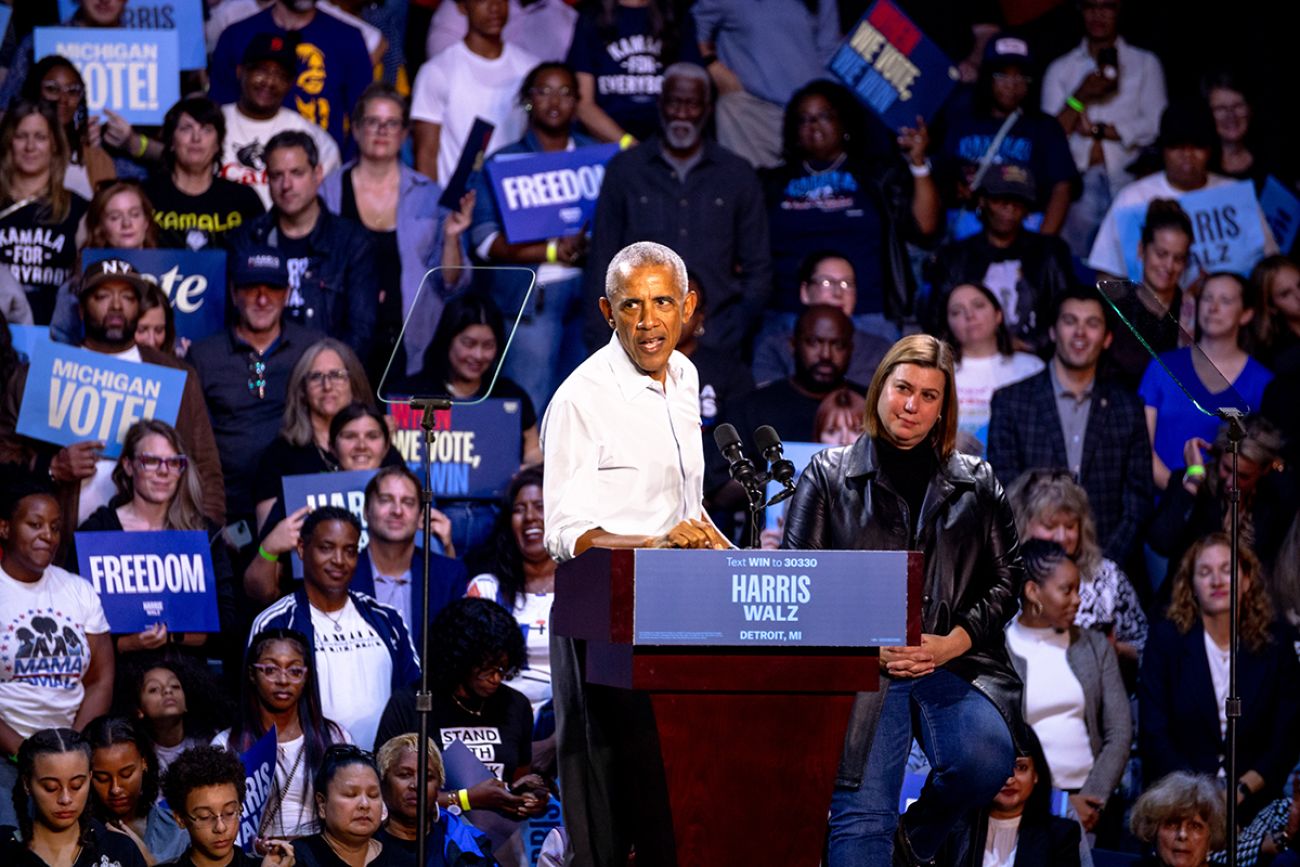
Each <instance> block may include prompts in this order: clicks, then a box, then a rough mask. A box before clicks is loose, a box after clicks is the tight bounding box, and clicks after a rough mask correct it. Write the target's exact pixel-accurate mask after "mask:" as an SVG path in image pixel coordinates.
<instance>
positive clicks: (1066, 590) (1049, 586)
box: [1025, 560, 1079, 629]
mask: <svg viewBox="0 0 1300 867" xmlns="http://www.w3.org/2000/svg"><path fill="white" fill-rule="evenodd" d="M1025 597H1026V598H1027V599H1030V600H1032V602H1037V603H1038V605H1041V606H1042V610H1041V613H1040V614H1039V615H1038V616H1039V617H1040V618H1041V619H1042V620H1043V621H1045V625H1047V626H1050V627H1052V628H1053V629H1069V628H1070V625H1071V624H1072V623H1074V617H1075V615H1076V614H1078V613H1079V567H1078V566H1076V565H1074V561H1073V560H1062V561H1061V562H1060V563H1058V564H1057V565H1056V568H1055V569H1054V570H1052V574H1051V575H1048V576H1047V577H1046V578H1044V579H1043V583H1042V584H1035V583H1033V582H1032V581H1026V582H1025ZM1031 607H1034V608H1037V606H1033V605H1031Z"/></svg>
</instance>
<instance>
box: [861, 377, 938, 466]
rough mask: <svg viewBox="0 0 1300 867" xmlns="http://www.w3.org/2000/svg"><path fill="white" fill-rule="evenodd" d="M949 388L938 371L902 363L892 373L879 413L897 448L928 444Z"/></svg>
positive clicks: (885, 387) (886, 383) (886, 385)
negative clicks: (926, 442) (925, 442)
mask: <svg viewBox="0 0 1300 867" xmlns="http://www.w3.org/2000/svg"><path fill="white" fill-rule="evenodd" d="M946 385H947V383H946V381H945V379H944V375H943V371H942V370H939V369H938V368H934V367H921V366H919V365H916V364H900V365H898V366H897V367H895V368H894V369H893V370H892V371H890V373H889V377H888V379H886V380H885V385H884V388H882V389H881V390H880V399H879V400H878V401H877V402H876V413H877V415H878V417H879V419H880V423H881V426H882V427H884V429H885V432H886V433H887V434H888V435H889V439H890V440H891V441H893V443H894V445H896V446H898V447H899V448H905V449H910V448H912V447H913V446H915V445H917V444H919V443H922V442H924V441H925V439H926V437H928V436H929V435H930V431H931V430H933V429H934V425H935V423H936V422H937V421H938V420H939V413H940V412H942V410H943V402H944V392H945V389H946Z"/></svg>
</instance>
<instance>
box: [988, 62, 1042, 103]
mask: <svg viewBox="0 0 1300 867" xmlns="http://www.w3.org/2000/svg"><path fill="white" fill-rule="evenodd" d="M1032 81H1033V78H1032V77H1030V75H1029V73H1028V72H1026V71H1025V70H1023V69H1021V68H1020V67H1018V66H1008V67H1006V68H1005V69H1000V70H998V71H997V72H994V73H993V82H992V94H993V104H994V105H995V106H997V109H998V111H1000V112H1002V113H1003V114H1010V113H1011V112H1013V111H1015V110H1016V109H1017V108H1019V107H1020V105H1021V103H1023V102H1024V101H1025V97H1026V96H1028V95H1029V85H1030V82H1032Z"/></svg>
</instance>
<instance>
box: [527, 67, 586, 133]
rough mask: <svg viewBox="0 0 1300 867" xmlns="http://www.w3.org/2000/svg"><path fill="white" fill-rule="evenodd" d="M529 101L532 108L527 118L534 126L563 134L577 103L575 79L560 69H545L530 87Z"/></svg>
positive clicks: (576, 83) (545, 130) (570, 122)
mask: <svg viewBox="0 0 1300 867" xmlns="http://www.w3.org/2000/svg"><path fill="white" fill-rule="evenodd" d="M528 101H529V103H530V104H531V105H532V107H533V108H532V110H531V111H530V112H529V113H528V118H529V121H530V122H531V123H532V125H533V126H534V127H536V128H537V129H540V130H542V131H544V132H548V133H551V134H554V135H563V134H565V133H567V132H568V130H569V126H570V125H571V124H572V123H573V115H574V112H575V110H576V109H577V106H578V82H576V81H574V80H573V78H572V76H570V75H569V73H567V72H565V71H564V70H562V69H548V70H546V71H545V72H543V73H542V74H541V75H539V76H537V79H536V80H535V81H534V82H533V86H532V87H531V88H529V90H528Z"/></svg>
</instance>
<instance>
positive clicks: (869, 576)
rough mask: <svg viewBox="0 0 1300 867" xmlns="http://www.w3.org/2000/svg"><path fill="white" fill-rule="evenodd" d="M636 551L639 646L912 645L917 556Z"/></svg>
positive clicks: (635, 611) (636, 634)
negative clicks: (910, 597) (910, 608)
mask: <svg viewBox="0 0 1300 867" xmlns="http://www.w3.org/2000/svg"><path fill="white" fill-rule="evenodd" d="M634 556H635V557H636V573H635V574H636V600H635V603H634V609H633V623H634V624H635V627H634V634H633V643H634V644H639V645H641V644H649V645H674V646H684V645H685V646H689V645H696V646H713V647H739V646H778V645H803V646H805V647H890V646H895V645H902V644H906V643H907V585H908V576H909V570H910V569H911V568H912V567H913V561H912V559H911V558H912V557H916V558H919V557H920V555H919V554H911V553H909V552H907V551H764V550H754V551H738V550H733V551H691V552H688V553H686V554H685V556H683V552H681V551H671V550H654V549H641V550H638V551H637V552H636V553H635V555H634ZM687 558H689V563H687V562H686V559H687ZM918 566H919V564H918Z"/></svg>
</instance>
